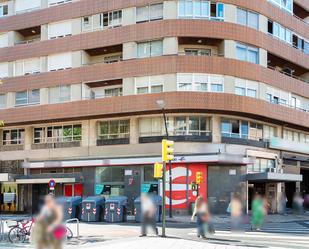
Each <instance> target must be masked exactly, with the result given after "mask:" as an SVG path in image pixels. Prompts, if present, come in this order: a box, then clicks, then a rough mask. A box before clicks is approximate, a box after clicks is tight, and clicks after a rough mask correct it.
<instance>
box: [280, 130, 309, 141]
mask: <svg viewBox="0 0 309 249" xmlns="http://www.w3.org/2000/svg"><path fill="white" fill-rule="evenodd" d="M283 139H285V140H289V141H294V142H300V143H309V134H306V133H302V132H298V131H292V130H287V129H284V130H283Z"/></svg>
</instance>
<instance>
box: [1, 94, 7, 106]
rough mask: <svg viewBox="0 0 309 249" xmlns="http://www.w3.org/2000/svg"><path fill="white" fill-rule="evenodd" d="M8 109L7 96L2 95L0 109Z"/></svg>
mask: <svg viewBox="0 0 309 249" xmlns="http://www.w3.org/2000/svg"><path fill="white" fill-rule="evenodd" d="M3 108H6V94H4V93H3V94H0V109H3Z"/></svg>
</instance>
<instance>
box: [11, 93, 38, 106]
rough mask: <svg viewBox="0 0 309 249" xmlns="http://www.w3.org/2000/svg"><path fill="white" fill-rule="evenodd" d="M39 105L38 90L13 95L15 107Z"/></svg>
mask: <svg viewBox="0 0 309 249" xmlns="http://www.w3.org/2000/svg"><path fill="white" fill-rule="evenodd" d="M36 104H40V89H35V90H29V91H21V92H16V93H15V106H26V105H36Z"/></svg>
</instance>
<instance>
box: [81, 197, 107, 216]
mask: <svg viewBox="0 0 309 249" xmlns="http://www.w3.org/2000/svg"><path fill="white" fill-rule="evenodd" d="M104 210H105V198H104V197H101V196H89V197H87V198H86V199H84V200H83V201H82V215H81V220H82V221H87V222H90V221H103V219H104Z"/></svg>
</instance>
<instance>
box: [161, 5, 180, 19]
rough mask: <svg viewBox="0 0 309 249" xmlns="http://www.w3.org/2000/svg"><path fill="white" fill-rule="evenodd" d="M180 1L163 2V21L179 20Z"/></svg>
mask: <svg viewBox="0 0 309 249" xmlns="http://www.w3.org/2000/svg"><path fill="white" fill-rule="evenodd" d="M177 2H178V1H164V2H163V19H177V16H178V13H177V12H178V6H177Z"/></svg>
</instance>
